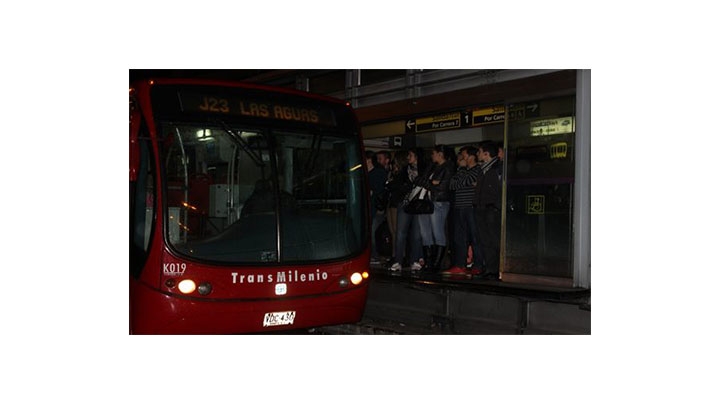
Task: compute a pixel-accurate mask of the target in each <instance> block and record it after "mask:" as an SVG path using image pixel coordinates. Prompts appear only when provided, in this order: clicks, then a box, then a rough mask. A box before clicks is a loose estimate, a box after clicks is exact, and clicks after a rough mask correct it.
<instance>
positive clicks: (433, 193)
mask: <svg viewBox="0 0 720 405" xmlns="http://www.w3.org/2000/svg"><path fill="white" fill-rule="evenodd" d="M432 161H433V165H432V166H431V167H430V169H429V170H428V171H427V172H426V173H425V174H424V175H423V176H421V177H419V178H418V179H416V180H415V185H416V186H420V187H423V188H425V189H427V190H429V191H430V199H431V200H432V201H433V205H434V211H433V213H432V214H423V215H417V216H418V218H419V220H420V235H421V237H422V243H423V258H424V259H425V267H426V269H427V270H429V271H436V270H443V269H442V268H441V267H442V261H443V258H444V257H445V251H446V250H447V237H446V234H445V227H446V224H447V217H448V213H449V212H450V201H451V200H452V195H451V192H450V188H449V186H450V178H452V176H453V174H455V163H454V162H455V158H454V153H453V150H452V148H450V147H447V146H444V145H436V146H435V147H434V148H433V151H432Z"/></svg>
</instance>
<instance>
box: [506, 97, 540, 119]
mask: <svg viewBox="0 0 720 405" xmlns="http://www.w3.org/2000/svg"><path fill="white" fill-rule="evenodd" d="M508 115H509V116H510V121H515V120H522V119H525V118H531V117H539V116H540V109H539V105H538V103H537V102H534V103H527V104H515V105H513V106H511V107H510V111H508Z"/></svg>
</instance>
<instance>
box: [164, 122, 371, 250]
mask: <svg viewBox="0 0 720 405" xmlns="http://www.w3.org/2000/svg"><path fill="white" fill-rule="evenodd" d="M208 122H212V124H209V123H190V122H187V123H185V122H176V121H172V122H171V121H163V122H160V123H159V126H158V129H159V134H160V138H161V159H162V167H163V171H164V172H163V173H162V176H163V180H164V181H163V184H164V188H165V193H164V194H165V204H164V209H165V213H166V216H165V217H166V218H167V220H166V227H165V228H166V234H165V238H166V240H167V241H168V243H169V245H170V247H171V248H172V249H174V250H175V251H176V252H178V253H180V254H182V255H185V256H188V257H192V258H195V259H198V260H201V261H207V262H219V263H268V262H270V263H302V262H317V261H323V260H333V259H340V258H344V257H348V256H351V255H355V254H358V253H360V251H361V249H363V248H364V247H365V246H364V240H365V233H366V232H367V230H366V229H365V227H364V226H363V224H364V223H365V216H366V215H367V214H366V213H365V210H366V208H365V203H364V191H363V190H364V188H365V185H364V183H363V182H364V180H363V170H362V159H361V152H360V140H359V139H358V137H357V135H355V134H350V133H348V134H345V133H341V131H340V130H339V129H338V130H336V131H333V130H328V129H324V130H322V131H320V130H313V129H311V127H309V126H304V127H300V128H293V127H290V126H279V127H276V126H269V125H267V126H263V125H256V124H253V125H247V124H243V123H242V122H238V121H237V120H236V121H235V122H232V123H226V122H225V121H221V120H214V121H208Z"/></svg>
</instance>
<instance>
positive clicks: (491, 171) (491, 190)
mask: <svg viewBox="0 0 720 405" xmlns="http://www.w3.org/2000/svg"><path fill="white" fill-rule="evenodd" d="M501 164H502V162H501V161H500V160H495V162H493V163H492V164H491V165H490V166H489V167H488V168H487V170H485V171H484V172H483V171H481V172H480V175H479V176H478V180H477V186H475V196H474V198H473V205H475V206H476V207H477V208H480V209H488V208H495V209H498V210H499V209H500V208H501V207H502V182H501V177H500V169H499V167H500V165H501Z"/></svg>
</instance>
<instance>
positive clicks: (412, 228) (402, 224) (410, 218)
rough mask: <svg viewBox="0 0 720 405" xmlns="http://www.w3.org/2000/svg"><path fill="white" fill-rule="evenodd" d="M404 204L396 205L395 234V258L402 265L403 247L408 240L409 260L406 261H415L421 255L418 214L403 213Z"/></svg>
mask: <svg viewBox="0 0 720 405" xmlns="http://www.w3.org/2000/svg"><path fill="white" fill-rule="evenodd" d="M404 208H405V206H404V205H402V204H400V205H398V207H397V233H396V234H395V258H394V261H395V262H396V263H400V265H403V260H404V258H405V247H406V245H407V242H408V239H409V240H410V258H409V259H410V260H408V263H412V262H416V261H418V260H419V259H420V258H421V257H422V245H421V243H422V242H421V240H420V224H419V221H418V217H419V216H420V215H411V214H407V213H405V210H404Z"/></svg>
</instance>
